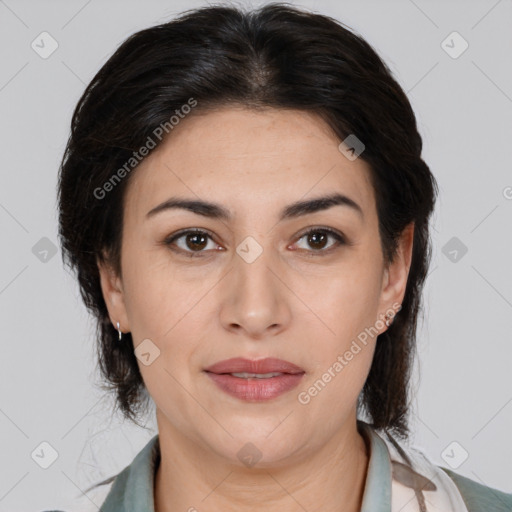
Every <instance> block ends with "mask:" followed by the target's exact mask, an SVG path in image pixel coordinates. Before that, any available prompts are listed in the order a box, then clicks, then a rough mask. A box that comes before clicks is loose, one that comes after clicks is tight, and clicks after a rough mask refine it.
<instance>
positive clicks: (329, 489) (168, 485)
mask: <svg viewBox="0 0 512 512" xmlns="http://www.w3.org/2000/svg"><path fill="white" fill-rule="evenodd" d="M161 426H162V427H164V428H163V429H160V428H159V441H160V463H159V465H158V468H157V470H156V475H155V487H154V495H155V512H175V511H176V510H186V511H190V512H196V511H201V512H214V511H218V510H224V511H226V512H230V511H233V512H234V511H237V512H252V511H254V510H265V512H277V511H279V512H288V511H289V512H292V511H293V512H296V511H297V510H300V509H302V510H308V511H311V512H313V511H320V510H329V511H336V510H343V511H344V512H359V511H360V509H361V503H362V498H363V493H364V487H365V482H366V473H367V469H368V460H369V453H368V447H367V445H366V441H365V439H364V437H363V436H362V435H361V434H360V433H359V432H358V429H357V425H356V423H355V420H354V421H353V422H352V423H351V424H350V426H349V425H344V427H343V429H340V431H339V433H337V434H336V435H335V436H334V437H333V438H331V439H330V440H328V442H327V443H326V444H324V445H323V446H322V447H321V449H320V450H314V453H311V452H308V453H306V450H305V454H304V456H303V457H302V458H299V459H297V458H294V460H293V463H292V462H290V463H289V464H286V463H284V462H283V463H281V464H280V465H279V467H277V466H275V467H268V468H257V467H256V466H255V467H252V468H246V467H244V466H240V465H238V464H235V463H234V462H233V461H230V460H227V459H226V458H223V457H220V456H219V455H218V454H217V453H213V452H211V451H207V450H205V449H201V448H200V447H199V445H198V443H194V442H192V441H191V440H190V439H189V438H186V437H184V436H182V435H181V434H180V433H179V432H178V431H176V430H175V429H173V428H172V426H171V425H170V424H169V423H168V422H166V423H165V424H164V425H161ZM159 427H160V425H159Z"/></svg>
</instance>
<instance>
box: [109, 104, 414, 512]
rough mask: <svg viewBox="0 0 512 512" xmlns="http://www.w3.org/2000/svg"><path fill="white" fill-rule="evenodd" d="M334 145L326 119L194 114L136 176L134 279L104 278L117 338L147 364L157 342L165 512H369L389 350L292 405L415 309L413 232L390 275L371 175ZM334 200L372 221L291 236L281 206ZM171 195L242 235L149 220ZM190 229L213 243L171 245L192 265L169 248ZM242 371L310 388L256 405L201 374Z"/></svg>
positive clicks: (160, 508)
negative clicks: (365, 404) (368, 388)
mask: <svg viewBox="0 0 512 512" xmlns="http://www.w3.org/2000/svg"><path fill="white" fill-rule="evenodd" d="M339 142H340V141H339V140H338V139H337V138H336V137H335V136H334V134H333V133H332V132H331V131H330V130H329V128H328V126H327V125H326V124H325V123H324V122H323V121H322V120H321V119H319V118H317V117H316V116H314V114H310V113H306V112H301V111H292V110H288V111H284V110H274V109H268V110H266V111H264V112H255V111H251V110H248V109H244V108H234V107H229V108H223V109H219V110H216V111H213V112H208V113H207V114H204V113H202V114H200V115H197V114H195V115H189V116H188V117H187V118H185V119H184V120H182V121H181V122H180V124H179V125H178V126H176V127H175V128H174V129H173V131H172V132H171V134H170V136H169V137H168V138H167V139H166V140H164V142H163V143H162V144H161V145H160V146H159V147H157V148H156V149H155V150H153V151H152V152H151V153H150V154H149V155H148V156H147V157H146V158H145V160H144V161H143V162H141V164H140V165H139V166H138V168H137V169H136V171H133V172H134V173H135V174H134V175H133V176H131V182H130V184H129V186H128V188H127V191H126V202H125V211H124V226H123V243H122V277H121V276H117V275H115V273H113V272H112V271H111V270H110V269H109V268H108V267H107V266H104V265H100V274H101V285H102V289H103V294H104V297H105V301H106V303H107V307H108V310H109V314H110V319H111V321H112V323H113V325H114V326H115V325H116V323H117V322H120V326H121V330H122V331H123V332H131V333H132V337H133V340H134V348H136V347H137V346H138V345H139V344H140V343H141V342H142V340H145V339H150V340H151V342H152V343H153V344H154V345H153V346H156V347H158V349H159V350H160V355H159V357H157V358H156V359H155V360H154V361H153V362H152V363H151V364H150V365H148V366H146V365H144V364H142V363H141V361H138V363H139V367H140V371H141V373H142V376H143V379H144V382H145V385H146V386H147V389H148V391H149V393H150V395H151V397H152V398H153V400H154V402H155V404H156V409H157V424H158V431H159V436H160V447H161V457H162V459H161V463H160V465H159V467H158V470H157V473H156V478H155V488H154V492H155V510H156V511H157V512H170V511H171V510H172V511H176V510H183V511H186V510H190V511H193V510H199V511H218V510H226V511H235V510H236V511H242V512H244V511H254V510H263V509H264V510H266V511H267V512H274V511H280V512H283V511H290V512H292V511H293V512H295V511H297V512H298V511H303V510H308V511H310V512H313V511H335V510H342V509H343V510H344V511H348V512H356V511H358V510H360V507H361V501H362V496H363V491H364V485H365V479H366V474H367V468H368V460H369V459H368V457H369V453H368V450H367V446H366V444H365V441H364V438H363V437H362V436H361V434H360V433H359V432H358V429H357V427H356V405H357V398H358V395H359V394H360V392H361V390H362V388H363V385H364V382H365V380H366V377H367V375H368V372H369V370H370V365H371V362H372V357H373V353H374V348H375V341H376V337H373V338H372V337H370V338H369V340H368V343H367V345H366V346H363V347H362V350H361V351H360V352H359V353H358V354H357V355H356V356H354V358H353V359H352V360H351V361H350V362H349V364H347V365H346V366H345V367H344V368H343V370H342V371H341V372H339V373H338V374H336V376H335V377H334V378H332V379H331V381H330V382H329V383H328V384H327V385H326V386H325V387H324V388H323V389H322V390H321V392H319V393H318V394H317V396H315V397H313V398H311V400H310V402H309V403H308V404H305V405H304V404H301V403H299V401H298V399H297V395H298V393H299V392H300V391H303V390H307V389H308V388H309V387H310V386H311V385H312V384H313V383H314V382H315V381H317V380H318V379H319V378H321V377H322V375H323V374H324V373H325V372H326V371H327V370H328V368H329V367H332V365H333V363H334V362H335V361H336V360H337V357H338V356H339V355H343V354H344V353H345V352H346V351H347V350H348V349H349V347H350V345H351V343H352V341H353V340H354V339H356V337H357V335H358V334H359V333H360V332H362V331H364V329H365V328H369V327H371V326H375V325H379V326H380V328H379V329H378V332H379V333H381V332H383V331H384V330H385V329H386V328H387V327H386V326H385V324H383V322H378V323H377V324H376V322H377V320H382V319H383V318H384V314H385V313H386V312H387V311H389V310H390V309H392V308H393V304H395V305H396V304H401V303H402V300H403V296H404V294H405V289H406V283H407V276H408V272H409V267H410V261H411V250H412V236H413V225H410V226H408V228H407V229H406V230H405V231H404V233H403V236H402V238H401V240H400V243H399V246H398V253H397V257H396V258H395V260H394V262H393V263H392V264H391V265H389V266H388V267H386V266H385V264H384V260H383V254H382V250H381V246H380V238H379V232H378V218H377V212H376V204H375V196H374V191H373V188H372V186H371V183H370V181H369V176H370V170H369V167H368V165H367V164H366V163H365V162H364V161H363V160H362V159H361V158H357V159H356V160H353V161H351V160H349V159H348V158H346V156H345V155H344V154H342V153H341V152H340V151H339V149H338V144H339ZM333 192H340V193H342V194H345V195H347V196H349V197H350V198H351V199H353V200H354V201H355V202H356V203H358V204H359V205H360V207H361V208H362V210H363V214H364V218H362V217H360V216H359V215H358V214H357V213H356V212H355V211H354V210H352V209H350V208H348V207H347V206H333V207H331V208H329V209H326V210H323V211H320V212H316V213H311V214H307V215H304V216H301V217H298V218H295V219H288V220H284V221H279V220H278V214H279V212H280V211H281V209H282V208H283V207H284V206H286V205H288V204H290V203H292V202H295V201H298V200H304V199H312V198H314V197H318V196H321V195H326V194H331V193H333ZM171 196H173V197H180V198H191V199H202V200H208V201H214V202H217V203H220V204H222V205H223V206H224V207H225V208H227V209H229V210H230V211H231V212H232V215H233V219H232V220H230V221H225V220H219V219H211V218H208V217H204V216H201V215H198V214H195V213H192V212H189V211H186V210H183V209H174V210H166V211H163V212H161V213H159V214H157V215H155V216H153V217H150V218H146V214H147V212H149V211H150V210H151V209H152V208H154V207H155V206H157V205H159V204H160V203H162V202H164V201H165V200H167V199H168V198H170V197H171ZM310 227H318V228H322V227H323V228H331V229H333V230H337V231H339V232H341V233H343V234H344V236H345V238H346V240H347V241H348V242H349V243H348V244H344V245H338V244H337V241H336V240H335V239H334V238H332V237H331V236H330V235H329V238H328V239H327V240H326V241H325V242H323V245H322V242H320V243H319V242H318V239H317V241H316V242H315V240H311V237H309V238H308V236H303V235H302V233H303V232H304V231H305V230H306V228H310ZM193 228H200V229H203V230H208V231H209V232H211V234H212V238H206V240H199V242H197V241H195V240H194V238H193V236H192V239H191V237H188V243H187V237H186V235H185V236H184V237H182V238H181V239H179V240H176V241H175V242H174V248H175V249H176V250H177V251H179V249H180V248H181V249H182V252H181V253H178V252H174V251H173V250H172V249H171V247H172V246H169V245H167V246H166V245H165V244H164V243H163V241H164V240H165V239H166V238H168V237H169V235H171V234H173V233H176V232H178V231H179V230H183V229H193ZM320 234H321V233H320ZM247 236H251V237H253V238H254V239H255V240H256V241H257V242H258V243H259V245H260V246H261V248H262V250H263V252H262V253H261V255H260V256H259V257H258V258H257V259H256V260H255V261H254V262H252V263H247V262H246V261H245V260H244V259H243V258H241V257H240V256H239V255H238V253H237V252H236V248H237V246H238V245H239V244H240V243H241V242H242V241H243V240H244V239H245V238H246V237H247ZM317 236H318V234H317ZM194 244H196V245H194ZM201 244H202V245H201ZM198 246H199V248H198ZM216 248H220V249H221V250H218V251H216V250H215V249H216ZM333 248H334V249H333ZM186 251H188V253H194V251H195V252H196V253H197V251H202V256H200V257H194V258H192V257H187V256H186V254H185V252H186ZM322 251H324V252H323V254H324V255H322ZM328 251H329V252H328ZM395 309H396V307H395ZM237 356H240V357H246V358H249V359H260V358H263V357H277V358H281V359H285V360H287V361H290V362H292V363H294V364H296V365H298V366H300V367H302V368H303V369H304V370H305V372H306V373H305V375H304V376H303V379H302V381H301V384H300V385H299V387H298V388H295V389H293V390H292V391H290V392H287V393H285V394H283V395H281V396H279V397H277V398H274V399H272V400H270V401H268V402H259V403H256V402H246V401H242V400H240V399H237V398H233V397H231V396H229V395H227V394H225V393H224V392H223V391H221V390H220V389H219V388H218V387H217V386H216V385H215V384H214V383H213V382H212V381H211V379H210V378H209V377H208V376H207V375H206V374H205V373H204V372H203V369H204V368H205V367H207V366H210V365H212V364H213V363H215V362H217V361H220V360H224V359H228V358H231V357H237ZM248 442H250V443H253V444H254V445H255V446H256V447H257V448H258V450H259V451H260V452H261V454H262V457H261V459H260V461H259V462H258V463H257V464H256V465H254V466H252V467H247V466H245V465H244V464H243V463H242V462H241V461H240V460H239V458H238V456H237V452H238V451H239V450H240V449H241V448H242V447H243V446H244V445H245V444H246V443H248ZM192 507H194V508H192ZM263 507H264V508H263Z"/></svg>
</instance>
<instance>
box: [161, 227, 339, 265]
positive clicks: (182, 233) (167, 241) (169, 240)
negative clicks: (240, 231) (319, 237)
mask: <svg viewBox="0 0 512 512" xmlns="http://www.w3.org/2000/svg"><path fill="white" fill-rule="evenodd" d="M312 233H325V234H327V235H330V236H332V237H333V238H334V239H335V240H336V242H337V243H336V244H333V245H331V246H330V247H329V248H327V249H318V250H314V249H312V250H311V253H312V254H311V256H313V257H314V256H326V255H328V254H330V253H331V252H332V251H333V250H335V249H337V248H338V247H339V246H341V245H348V243H347V241H346V240H345V237H344V236H343V235H342V234H341V233H338V232H337V231H334V230H332V229H330V228H321V227H314V228H311V229H308V230H307V231H305V232H304V233H302V234H301V235H300V236H299V238H298V239H297V242H298V241H299V240H301V239H302V238H304V237H305V236H308V235H310V234H312ZM190 234H200V235H206V236H207V237H208V238H210V239H211V240H212V241H213V238H212V235H211V234H210V233H209V232H208V231H205V230H203V229H188V230H185V231H180V232H178V233H176V234H174V235H171V236H170V237H168V238H166V239H165V240H164V242H163V243H164V245H167V246H169V247H170V246H171V245H172V244H173V243H174V242H175V241H176V240H178V239H180V238H182V237H184V236H186V235H190ZM170 248H171V250H172V251H174V252H178V253H180V254H185V255H186V256H187V257H189V258H201V257H203V253H205V252H206V251H204V250H203V251H187V250H184V249H181V248H178V249H175V248H172V247H170Z"/></svg>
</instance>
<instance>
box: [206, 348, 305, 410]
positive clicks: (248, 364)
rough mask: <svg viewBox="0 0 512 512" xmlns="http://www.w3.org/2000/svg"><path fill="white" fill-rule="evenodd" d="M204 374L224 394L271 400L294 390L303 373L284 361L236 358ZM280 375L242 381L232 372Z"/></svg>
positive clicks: (220, 363) (209, 368)
mask: <svg viewBox="0 0 512 512" xmlns="http://www.w3.org/2000/svg"><path fill="white" fill-rule="evenodd" d="M205 372H206V374H207V375H208V377H210V378H211V379H212V380H213V382H214V383H215V384H216V385H217V386H218V387H219V388H220V389H221V390H223V391H224V392H226V393H228V394H229V395H231V396H234V397H236V398H239V399H242V400H246V401H263V400H271V399H272V398H275V397H277V396H279V395H281V394H283V393H285V392H287V391H289V390H291V389H293V388H294V387H296V386H297V385H298V384H299V382H300V380H301V379H302V376H303V375H304V373H305V372H304V370H303V369H302V368H300V367H298V366H297V365H295V364H293V363H290V362H288V361H284V360H283V359H276V358H266V359H258V360H250V359H244V358H241V357H236V358H233V359H227V360H225V361H220V362H218V363H215V364H214V365H212V366H209V367H208V368H206V369H205ZM277 372H279V373H281V374H282V375H278V376H275V377H268V378H257V377H254V378H243V377H235V376H234V375H230V374H231V373H256V374H265V373H277Z"/></svg>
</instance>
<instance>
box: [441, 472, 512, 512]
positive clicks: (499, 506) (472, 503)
mask: <svg viewBox="0 0 512 512" xmlns="http://www.w3.org/2000/svg"><path fill="white" fill-rule="evenodd" d="M439 467H440V468H441V469H442V470H443V471H444V472H445V473H446V474H447V475H448V476H450V477H451V479H452V480H453V481H454V482H455V485H456V486H457V487H458V489H459V492H460V493H461V495H462V498H463V500H464V502H465V503H466V506H467V507H468V510H469V511H470V512H473V511H474V512H479V511H482V512H484V511H485V512H487V511H488V510H492V511H493V512H512V494H509V493H506V492H503V491H499V490H498V489H494V488H493V487H489V486H487V485H483V484H481V483H479V482H476V481H475V480H471V479H470V478H467V477H465V476H462V475H459V474H458V473H455V472H454V471H452V470H451V469H448V468H445V467H443V466H439Z"/></svg>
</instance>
